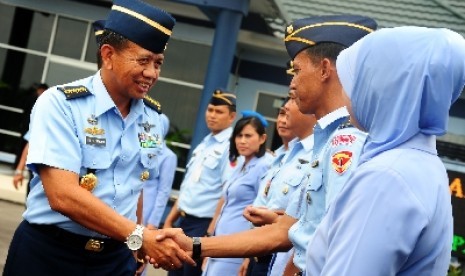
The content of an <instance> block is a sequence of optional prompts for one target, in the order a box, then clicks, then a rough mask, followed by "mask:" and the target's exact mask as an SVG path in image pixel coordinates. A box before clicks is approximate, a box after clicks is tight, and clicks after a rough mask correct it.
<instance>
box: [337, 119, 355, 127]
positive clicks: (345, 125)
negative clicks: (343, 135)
mask: <svg viewBox="0 0 465 276" xmlns="http://www.w3.org/2000/svg"><path fill="white" fill-rule="evenodd" d="M348 127H355V126H354V125H353V124H351V123H350V120H347V121H346V122H345V123H342V124H340V125H339V127H338V128H339V129H343V128H348Z"/></svg>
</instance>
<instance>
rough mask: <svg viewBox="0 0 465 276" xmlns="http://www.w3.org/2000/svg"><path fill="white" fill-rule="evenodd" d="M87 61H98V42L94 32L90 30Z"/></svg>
mask: <svg viewBox="0 0 465 276" xmlns="http://www.w3.org/2000/svg"><path fill="white" fill-rule="evenodd" d="M85 61H87V62H93V63H97V42H96V41H95V35H94V32H93V31H92V32H90V35H89V42H88V43H87V49H86V56H85Z"/></svg>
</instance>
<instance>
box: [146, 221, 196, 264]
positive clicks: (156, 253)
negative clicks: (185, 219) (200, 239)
mask: <svg viewBox="0 0 465 276" xmlns="http://www.w3.org/2000/svg"><path fill="white" fill-rule="evenodd" d="M173 230H176V229H173ZM160 231H165V230H148V229H146V230H145V231H144V243H143V245H142V251H143V252H144V253H145V255H146V260H149V261H150V263H151V264H153V265H154V267H155V268H159V267H161V268H163V269H165V270H173V269H177V268H180V267H181V266H182V264H183V263H184V262H186V263H188V264H190V265H195V261H194V260H193V259H192V258H191V257H190V256H191V255H192V252H190V253H187V252H185V250H183V249H181V247H180V246H179V245H178V244H177V243H176V242H175V241H173V239H159V240H157V239H156V238H155V237H156V236H157V235H159V234H160ZM176 234H178V235H181V234H182V235H184V233H183V232H182V230H181V229H178V230H177V233H176ZM173 235H174V234H173ZM191 243H192V242H191ZM191 251H192V244H191Z"/></svg>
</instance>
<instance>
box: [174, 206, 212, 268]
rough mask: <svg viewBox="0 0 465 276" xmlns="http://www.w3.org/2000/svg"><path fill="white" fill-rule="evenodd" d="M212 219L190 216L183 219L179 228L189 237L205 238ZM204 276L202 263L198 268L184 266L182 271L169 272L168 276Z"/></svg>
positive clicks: (198, 264) (199, 263) (200, 262)
mask: <svg viewBox="0 0 465 276" xmlns="http://www.w3.org/2000/svg"><path fill="white" fill-rule="evenodd" d="M211 220H212V219H211V218H198V217H194V216H190V215H186V216H184V217H181V219H180V222H179V227H180V228H182V230H183V231H184V233H185V234H186V235H187V236H189V237H204V236H205V235H206V233H207V229H208V226H209V225H210V222H211ZM200 275H202V261H199V262H197V266H195V267H194V266H190V265H183V266H182V267H181V268H180V269H177V270H173V271H170V272H168V276H200Z"/></svg>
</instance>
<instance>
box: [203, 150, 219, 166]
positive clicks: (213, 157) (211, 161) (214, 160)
mask: <svg viewBox="0 0 465 276" xmlns="http://www.w3.org/2000/svg"><path fill="white" fill-rule="evenodd" d="M220 158H221V155H218V154H216V153H214V152H213V153H209V154H207V156H205V160H204V161H203V166H205V167H207V168H209V169H211V170H214V169H215V168H216V167H217V166H218V163H220Z"/></svg>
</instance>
